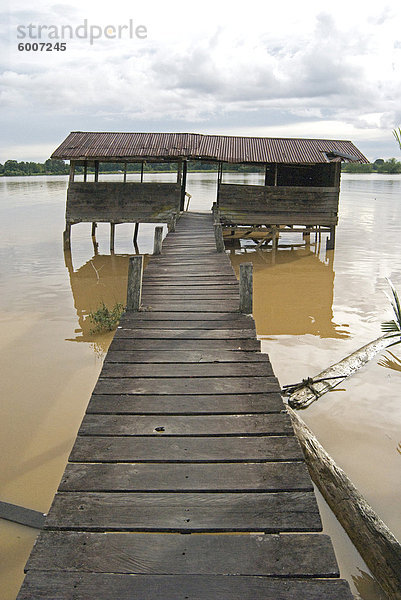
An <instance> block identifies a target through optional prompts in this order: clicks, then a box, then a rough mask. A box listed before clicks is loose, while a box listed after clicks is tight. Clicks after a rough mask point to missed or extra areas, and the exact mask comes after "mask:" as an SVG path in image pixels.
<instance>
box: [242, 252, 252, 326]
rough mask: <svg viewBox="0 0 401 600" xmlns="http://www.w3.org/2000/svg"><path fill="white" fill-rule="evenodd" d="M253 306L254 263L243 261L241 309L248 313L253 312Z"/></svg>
mask: <svg viewBox="0 0 401 600" xmlns="http://www.w3.org/2000/svg"><path fill="white" fill-rule="evenodd" d="M252 308H253V265H252V263H243V264H242V265H240V267H239V309H240V312H242V313H245V314H246V315H251V314H252Z"/></svg>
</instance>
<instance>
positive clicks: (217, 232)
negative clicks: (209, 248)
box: [214, 223, 225, 252]
mask: <svg viewBox="0 0 401 600" xmlns="http://www.w3.org/2000/svg"><path fill="white" fill-rule="evenodd" d="M214 237H215V239H216V250H217V252H224V250H225V248H224V240H223V228H222V226H221V225H220V223H215V224H214Z"/></svg>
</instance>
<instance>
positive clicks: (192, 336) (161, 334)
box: [115, 326, 255, 340]
mask: <svg viewBox="0 0 401 600" xmlns="http://www.w3.org/2000/svg"><path fill="white" fill-rule="evenodd" d="M254 337H255V333H254V331H253V330H252V329H188V330H186V329H173V328H171V329H162V328H160V329H140V328H139V327H138V328H135V329H126V328H125V327H124V326H120V327H119V328H118V329H117V331H116V334H115V339H121V338H131V339H143V338H144V339H153V340H162V339H173V340H180V339H182V340H216V339H218V340H233V339H234V340H241V339H252V338H254Z"/></svg>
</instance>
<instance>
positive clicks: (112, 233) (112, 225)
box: [110, 223, 116, 252]
mask: <svg viewBox="0 0 401 600" xmlns="http://www.w3.org/2000/svg"><path fill="white" fill-rule="evenodd" d="M115 235H116V224H115V223H110V252H114V240H115Z"/></svg>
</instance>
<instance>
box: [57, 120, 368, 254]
mask: <svg viewBox="0 0 401 600" xmlns="http://www.w3.org/2000/svg"><path fill="white" fill-rule="evenodd" d="M52 158H58V159H64V160H69V161H70V180H69V186H68V192H67V207H66V231H65V233H64V243H65V246H66V247H69V245H70V230H71V225H73V224H74V223H80V222H92V223H96V222H109V223H110V224H111V227H112V232H113V235H114V227H115V224H116V223H127V222H129V223H131V222H132V223H136V224H138V223H169V222H170V221H172V220H173V219H174V216H175V215H177V214H178V213H180V212H181V211H183V210H184V204H185V193H186V184H187V181H186V180H187V163H188V161H203V162H210V163H214V164H215V165H216V169H217V198H216V203H217V211H216V214H217V215H218V217H219V220H220V222H221V223H222V225H223V227H224V228H226V229H227V228H230V230H231V231H235V229H236V228H240V227H241V226H246V227H248V228H249V227H250V228H256V229H257V228H260V227H265V228H267V230H269V228H273V229H274V231H283V230H285V229H292V230H293V229H294V228H303V229H302V230H303V231H305V232H306V233H310V232H311V231H316V230H317V229H319V230H322V229H323V230H328V231H330V238H329V241H328V248H333V247H334V238H335V227H336V225H337V220H338V200H339V191H340V173H341V161H343V160H344V161H348V162H358V163H367V162H369V161H368V160H367V159H366V157H365V156H364V155H363V154H362V153H361V152H360V151H359V150H358V149H357V148H356V147H355V146H354V144H353V143H352V142H350V141H345V140H323V139H291V138H257V137H234V136H219V135H199V134H193V133H110V132H104V133H100V132H98V133H94V132H81V131H74V132H72V133H70V135H69V136H68V137H67V138H66V139H65V140H64V142H63V143H62V144H61V145H60V146H59V147H58V148H57V150H55V152H54V153H53V154H52ZM110 162H111V163H119V164H120V165H121V181H99V172H100V171H101V167H100V165H101V163H110ZM132 163H136V164H138V163H139V164H140V165H141V176H140V181H127V167H128V165H130V164H132ZM145 163H175V164H176V174H177V177H176V179H175V181H174V182H173V183H171V182H170V183H158V182H154V181H144V177H143V173H144V170H143V166H144V164H145ZM230 163H235V164H240V165H249V166H255V165H257V166H259V167H260V168H261V169H263V173H264V185H245V184H233V183H224V182H223V172H224V168H225V166H226V165H227V164H230ZM77 166H81V167H83V177H82V178H80V179H82V180H81V181H76V180H75V172H76V167H77ZM89 168H92V170H94V175H93V176H89V173H88V169H89ZM90 179H91V180H90ZM137 226H138V225H137ZM137 226H136V227H137Z"/></svg>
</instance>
